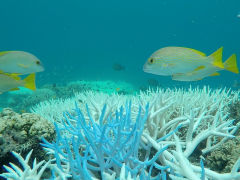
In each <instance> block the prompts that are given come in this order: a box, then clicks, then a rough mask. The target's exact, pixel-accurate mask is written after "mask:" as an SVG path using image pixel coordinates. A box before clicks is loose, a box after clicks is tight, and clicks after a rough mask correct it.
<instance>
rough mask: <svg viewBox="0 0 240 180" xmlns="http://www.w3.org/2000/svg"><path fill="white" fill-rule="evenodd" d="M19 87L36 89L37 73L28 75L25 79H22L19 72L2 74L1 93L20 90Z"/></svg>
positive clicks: (0, 75) (0, 80) (0, 78)
mask: <svg viewBox="0 0 240 180" xmlns="http://www.w3.org/2000/svg"><path fill="white" fill-rule="evenodd" d="M19 87H25V88H28V89H31V90H35V89H36V85H35V73H32V74H30V75H28V76H27V77H26V78H25V79H21V77H19V76H18V74H8V73H1V74H0V94H2V93H4V92H8V91H16V90H19Z"/></svg>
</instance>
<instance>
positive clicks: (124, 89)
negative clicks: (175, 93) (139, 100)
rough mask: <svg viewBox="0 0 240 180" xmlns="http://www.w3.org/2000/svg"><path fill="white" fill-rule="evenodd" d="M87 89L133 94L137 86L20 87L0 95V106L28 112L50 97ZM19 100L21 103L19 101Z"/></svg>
mask: <svg viewBox="0 0 240 180" xmlns="http://www.w3.org/2000/svg"><path fill="white" fill-rule="evenodd" d="M88 90H92V91H96V92H104V93H108V94H111V93H117V94H133V93H134V92H135V91H136V90H137V88H136V87H134V86H133V85H132V84H129V83H127V82H124V81H119V82H114V81H73V82H69V83H68V84H66V85H59V84H47V85H44V86H42V87H41V88H38V89H37V90H36V91H29V90H26V89H24V88H21V90H20V91H13V92H10V93H6V97H5V96H0V107H4V108H5V107H10V108H12V109H13V110H14V111H16V112H29V108H30V107H32V106H34V105H36V104H38V103H40V102H43V101H48V100H51V99H59V98H61V99H67V98H71V97H72V96H74V94H75V93H77V92H85V91H88ZM19 102H21V103H19Z"/></svg>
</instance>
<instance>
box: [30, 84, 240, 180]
mask: <svg viewBox="0 0 240 180" xmlns="http://www.w3.org/2000/svg"><path fill="white" fill-rule="evenodd" d="M127 100H131V101H132V117H133V118H134V116H136V115H137V111H138V106H139V104H140V105H141V106H142V107H145V105H146V104H147V103H149V104H150V105H149V114H148V120H147V123H146V124H145V129H144V135H143V137H142V139H143V141H144V142H145V143H146V144H149V143H150V144H151V145H152V146H153V147H154V148H155V149H156V150H159V149H161V148H162V147H163V146H164V145H169V147H170V148H169V149H170V150H166V151H165V152H164V153H162V155H160V156H159V161H160V162H161V163H162V164H163V165H167V166H170V167H171V170H172V171H173V172H174V173H176V174H178V175H180V176H181V177H182V178H190V179H191V178H193V177H194V178H195V177H196V178H200V175H201V167H200V166H196V165H194V164H193V163H192V162H191V161H190V160H189V156H190V155H192V154H193V153H194V151H195V149H196V148H197V147H198V145H199V144H200V143H201V149H199V150H201V152H202V155H203V156H204V155H205V154H206V153H208V152H211V151H213V150H214V149H216V148H217V147H219V146H220V145H221V144H223V143H224V142H226V140H228V139H229V138H233V137H234V133H235V132H236V131H237V130H238V129H239V125H233V121H234V120H233V119H230V118H229V117H228V110H229V109H228V106H229V104H231V103H234V102H235V101H237V100H239V92H233V91H230V90H226V89H218V90H212V89H210V88H207V87H204V88H203V89H199V88H196V89H192V88H189V89H188V90H183V89H175V90H171V89H166V90H164V89H158V90H157V91H151V90H148V91H146V92H140V93H139V94H138V95H131V96H127V95H118V94H112V95H109V94H103V93H95V92H91V91H89V92H85V93H78V94H75V97H74V98H72V99H68V100H66V101H60V100H55V101H51V102H50V101H49V102H45V103H44V104H40V105H38V106H36V107H34V108H33V111H34V112H35V113H38V114H41V115H42V116H44V117H45V118H47V119H50V120H51V121H55V122H58V123H60V122H61V119H62V113H63V111H64V109H65V110H68V109H70V112H71V109H73V105H74V103H75V102H77V103H78V105H79V107H80V108H81V109H85V108H82V107H83V106H85V104H88V106H89V109H90V111H91V113H92V114H93V117H94V119H98V117H99V116H100V112H101V108H102V107H103V105H104V104H107V109H106V117H107V115H108V114H114V113H115V111H116V109H118V108H119V107H120V106H122V105H124V104H125V103H126V101H127ZM57 104H58V105H57ZM142 109H143V112H142V113H144V108H142ZM49 110H50V111H49ZM50 112H53V113H52V114H51V116H52V117H50V116H49V117H48V114H50ZM83 113H84V114H85V115H86V113H87V112H84V111H83ZM177 127H178V130H179V131H178V132H175V135H174V134H173V133H172V134H171V135H169V136H168V137H167V138H166V139H164V140H162V139H161V138H162V137H163V136H165V135H167V134H168V133H170V132H174V130H175V129H176V128H177ZM179 127H181V128H179ZM198 158H199V157H198ZM181 163H185V164H188V167H189V168H186V169H181V168H182V164H181ZM239 166H240V165H239V161H238V162H236V164H235V166H234V167H233V170H232V172H231V173H229V174H220V173H216V172H214V171H211V170H209V169H207V168H205V169H206V171H205V173H206V179H207V178H209V179H219V178H220V179H221V178H223V179H224V178H226V179H229V177H230V175H231V176H233V179H234V178H235V179H236V178H239V173H237V170H238V169H239ZM172 177H174V175H172ZM178 178H179V177H178ZM175 179H176V178H175Z"/></svg>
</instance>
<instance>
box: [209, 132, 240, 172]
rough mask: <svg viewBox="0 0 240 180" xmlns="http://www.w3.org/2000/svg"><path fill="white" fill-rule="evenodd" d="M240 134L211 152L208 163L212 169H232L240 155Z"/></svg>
mask: <svg viewBox="0 0 240 180" xmlns="http://www.w3.org/2000/svg"><path fill="white" fill-rule="evenodd" d="M239 149H240V136H237V137H236V138H234V139H231V140H228V141H227V142H226V143H224V144H223V145H222V146H220V147H219V148H218V149H216V150H214V151H213V152H211V153H210V155H208V156H207V158H206V163H207V164H206V165H207V167H209V168H210V169H211V170H215V171H217V172H221V173H228V172H230V171H231V169H232V167H233V165H234V163H235V162H236V161H237V159H238V158H239V156H240V153H239Z"/></svg>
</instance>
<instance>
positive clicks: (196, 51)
mask: <svg viewBox="0 0 240 180" xmlns="http://www.w3.org/2000/svg"><path fill="white" fill-rule="evenodd" d="M184 49H189V50H191V51H193V52H195V53H196V54H199V55H201V56H206V54H205V53H203V52H201V51H198V50H196V49H192V48H184Z"/></svg>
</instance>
